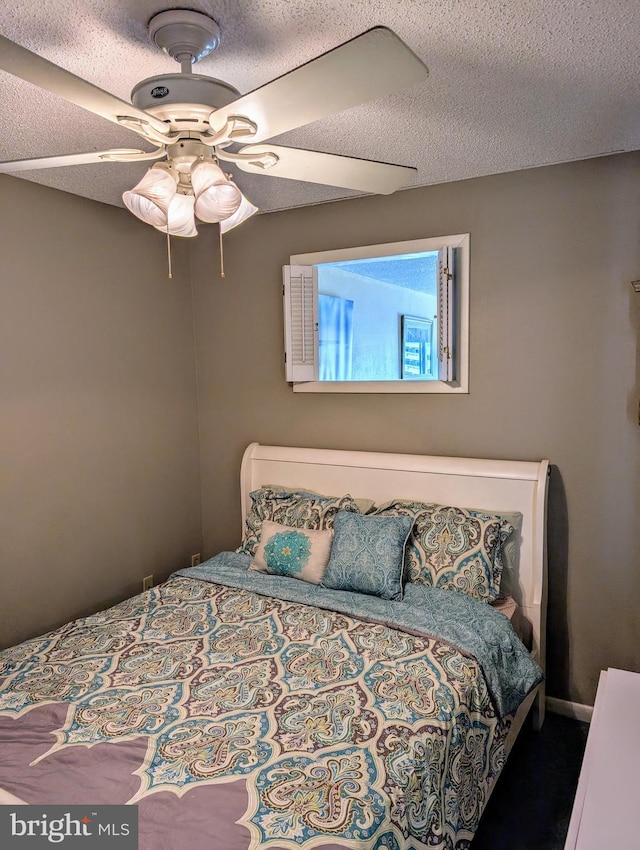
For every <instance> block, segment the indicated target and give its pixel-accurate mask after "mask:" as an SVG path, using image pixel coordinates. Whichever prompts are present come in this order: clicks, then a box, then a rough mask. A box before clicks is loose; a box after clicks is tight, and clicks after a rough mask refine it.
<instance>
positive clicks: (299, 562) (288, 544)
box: [249, 520, 333, 584]
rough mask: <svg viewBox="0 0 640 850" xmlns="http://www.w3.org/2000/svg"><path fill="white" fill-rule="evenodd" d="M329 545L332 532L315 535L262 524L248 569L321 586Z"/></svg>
mask: <svg viewBox="0 0 640 850" xmlns="http://www.w3.org/2000/svg"><path fill="white" fill-rule="evenodd" d="M332 542H333V529H332V528H327V529H324V530H321V531H315V530H311V529H308V528H293V527H292V526H289V525H280V523H279V522H273V521H272V520H265V521H264V522H263V523H262V528H261V530H260V540H259V542H258V548H257V549H256V553H255V555H254V558H253V561H252V562H251V564H250V566H249V569H250V570H255V571H256V572H258V573H268V574H269V575H280V576H289V577H291V578H297V579H301V580H302V581H308V582H309V583H310V584H320V581H321V580H322V576H323V575H324V571H325V569H326V566H327V564H328V562H329V557H330V555H331V544H332Z"/></svg>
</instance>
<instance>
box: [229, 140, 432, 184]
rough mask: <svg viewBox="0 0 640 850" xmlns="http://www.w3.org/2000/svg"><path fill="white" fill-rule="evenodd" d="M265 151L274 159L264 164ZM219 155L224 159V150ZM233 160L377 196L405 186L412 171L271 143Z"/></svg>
mask: <svg viewBox="0 0 640 850" xmlns="http://www.w3.org/2000/svg"><path fill="white" fill-rule="evenodd" d="M265 154H275V155H276V156H277V158H278V160H277V162H275V163H274V164H273V165H271V164H267V165H266V166H265V164H264V163H263V162H261V161H260V157H262V156H264V155H265ZM251 157H255V159H252V158H251ZM220 158H221V159H223V158H226V152H225V155H222V156H221V157H220ZM230 158H231V157H230ZM270 159H271V158H270V157H265V158H264V162H266V163H269V161H270ZM233 162H234V163H235V164H236V165H237V166H238V168H241V169H242V170H243V171H250V172H252V173H253V174H268V175H269V176H273V177H285V178H286V179H288V180H303V181H304V182H306V183H322V184H326V185H327V186H340V187H342V188H343V189H355V190H356V191H359V192H370V193H372V194H379V195H390V194H391V193H392V192H395V191H396V189H400V188H402V187H403V186H407V185H408V184H409V183H410V182H411V178H412V177H413V176H414V175H415V174H416V169H415V168H411V167H410V166H406V165H392V164H391V163H388V162H376V161H374V160H371V159H356V158H355V157H351V156H339V155H337V154H332V153H321V152H320V151H307V150H301V149H300V148H285V147H282V146H281V145H271V144H268V145H247V146H246V147H244V148H242V150H241V151H239V153H238V154H236V156H235V157H234V158H233Z"/></svg>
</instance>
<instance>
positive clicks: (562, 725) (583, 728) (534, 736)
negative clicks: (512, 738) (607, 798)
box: [471, 713, 589, 850]
mask: <svg viewBox="0 0 640 850" xmlns="http://www.w3.org/2000/svg"><path fill="white" fill-rule="evenodd" d="M588 731H589V724H588V723H581V722H579V721H577V720H571V719H569V718H568V717H562V716H560V715H558V714H550V713H547V715H546V717H545V721H544V725H543V727H542V731H541V732H533V731H532V730H531V729H530V728H529V727H528V725H525V728H523V730H522V732H521V734H520V736H519V738H518V740H517V741H516V743H515V744H514V747H513V750H512V751H511V755H510V756H509V758H508V760H507V764H506V765H505V767H504V770H503V771H502V775H501V776H500V778H499V780H498V782H497V784H496V787H495V789H494V791H493V794H492V795H491V799H490V800H489V803H488V805H487V808H486V810H485V812H484V814H483V816H482V819H481V821H480V828H479V830H478V832H477V833H476V835H475V838H474V839H473V841H472V843H471V850H562V848H563V847H564V842H565V838H566V835H567V829H568V828H569V819H570V818H571V809H572V807H573V798H574V796H575V793H576V788H577V785H578V777H579V775H580V766H581V764H582V757H583V755H584V748H585V745H586V742H587V733H588Z"/></svg>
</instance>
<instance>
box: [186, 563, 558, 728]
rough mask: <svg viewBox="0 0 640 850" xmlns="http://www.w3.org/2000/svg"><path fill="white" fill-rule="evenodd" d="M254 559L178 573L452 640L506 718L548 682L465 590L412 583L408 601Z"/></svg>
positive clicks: (500, 620)
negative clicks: (272, 569) (270, 571)
mask: <svg viewBox="0 0 640 850" xmlns="http://www.w3.org/2000/svg"><path fill="white" fill-rule="evenodd" d="M250 563H251V556H250V555H245V554H242V553H238V552H221V553H220V554H219V555H216V556H215V557H214V558H211V559H210V560H208V561H205V562H204V563H203V564H200V566H198V567H189V568H188V569H186V570H179V571H178V572H177V573H176V575H182V576H188V577H190V578H200V579H204V580H205V581H210V582H215V583H217V584H224V585H226V586H227V587H236V588H243V589H244V590H251V591H253V592H254V593H260V594H262V595H264V596H276V597H278V598H280V599H286V600H288V601H289V602H299V603H301V604H305V605H315V606H316V607H319V608H325V609H328V610H330V611H338V612H340V613H341V614H348V615H350V616H352V617H359V618H364V619H367V620H371V621H373V622H377V623H384V624H385V625H387V626H389V627H391V628H394V629H400V630H402V631H409V632H413V633H417V634H422V635H427V636H429V637H435V638H439V639H440V640H446V641H448V642H449V643H451V644H453V645H454V646H455V647H456V648H457V649H459V650H460V651H462V652H463V653H464V654H465V655H468V656H472V657H473V658H475V659H476V660H477V661H478V662H479V663H480V666H481V668H482V671H483V673H484V676H485V679H486V681H487V686H488V688H489V693H490V694H491V698H492V700H493V702H494V706H495V708H496V712H497V714H498V715H499V716H500V717H506V716H507V715H511V714H514V713H515V712H516V710H517V708H518V706H519V705H520V703H521V702H522V701H523V699H524V698H525V697H526V696H527V694H528V693H529V691H531V690H532V688H534V687H535V686H536V685H537V684H538V683H539V682H541V681H542V670H541V669H540V667H539V666H538V665H537V664H536V662H535V661H534V660H533V658H532V657H531V655H530V654H529V652H527V650H526V648H525V647H524V645H523V644H522V642H521V641H520V639H519V638H518V636H517V635H516V633H515V631H514V630H513V627H512V626H511V623H510V622H509V620H508V619H507V618H506V617H505V616H504V615H503V614H501V613H500V612H499V611H496V610H495V609H494V608H492V607H491V606H490V605H487V604H486V603H484V602H478V601H477V600H475V599H472V598H471V597H470V596H467V595H466V594H464V593H453V592H452V591H449V590H439V589H438V588H434V587H425V586H424V585H419V584H412V583H408V584H406V585H405V589H404V598H403V600H402V601H401V602H396V601H390V600H386V599H380V598H379V597H377V596H365V595H364V594H361V593H351V592H349V591H344V590H328V589H325V588H322V587H318V586H317V585H313V584H308V583H307V582H303V581H300V580H298V579H294V578H288V577H285V576H273V575H266V574H264V573H258V572H253V571H249V570H248V569H247V568H248V566H249V564H250Z"/></svg>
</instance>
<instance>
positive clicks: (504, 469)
mask: <svg viewBox="0 0 640 850" xmlns="http://www.w3.org/2000/svg"><path fill="white" fill-rule="evenodd" d="M548 469H549V462H548V461H547V460H542V461H535V462H532V461H510V460H482V459H478V458H455V457H437V456H429V455H408V454H386V453H381V452H362V451H344V450H333V449H307V448H292V447H284V446H263V445H260V444H259V443H251V444H250V445H249V446H248V447H247V449H246V450H245V453H244V456H243V459H242V466H241V471H240V489H241V499H242V528H243V530H244V521H245V518H246V515H247V510H248V508H249V505H250V498H249V494H250V493H251V491H252V490H256V489H257V488H258V487H261V486H266V485H281V486H286V487H298V488H301V489H308V490H313V491H316V492H319V493H324V494H326V495H332V496H337V495H343V494H345V493H350V494H351V495H352V496H354V497H355V498H369V499H374V500H375V501H376V503H378V504H380V503H382V502H386V501H389V500H390V499H393V498H400V499H415V500H419V501H423V502H435V503H438V504H444V505H453V506H457V507H467V508H483V509H486V510H490V511H497V512H501V511H509V512H512V511H519V512H520V513H521V514H522V531H521V536H520V546H519V550H518V557H517V558H516V563H515V565H514V570H513V581H512V588H511V595H512V596H513V597H514V598H515V600H516V602H518V604H519V606H520V609H521V613H522V619H523V621H524V623H525V625H526V629H527V632H528V635H526V637H525V640H526V642H527V644H528V647H529V649H530V651H531V653H532V655H533V656H534V657H535V659H536V660H537V662H538V663H539V664H540V666H541V667H542V669H543V670H544V668H545V627H546V607H547V550H546V505H547V480H548ZM544 700H545V688H544V682H543V683H542V684H541V685H539V686H538V688H537V689H536V690H535V691H534V692H532V693H531V694H530V695H529V696H528V697H527V699H526V700H525V702H524V703H523V704H522V706H521V707H520V709H519V710H518V712H517V714H516V717H515V719H514V722H513V724H512V727H511V730H510V733H509V737H508V739H507V751H508V750H509V749H510V748H511V746H512V744H513V741H514V740H515V738H516V736H517V734H518V732H519V731H520V728H521V727H522V724H523V723H524V720H525V718H526V717H527V715H528V713H529V709H530V708H531V706H532V705H534V703H535V706H534V718H533V722H534V727H535V728H537V729H539V728H540V727H541V725H542V722H543V720H544Z"/></svg>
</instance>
